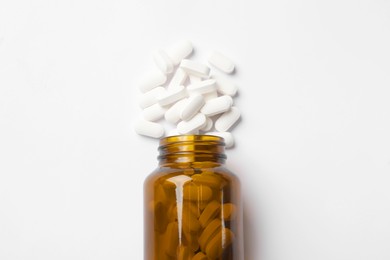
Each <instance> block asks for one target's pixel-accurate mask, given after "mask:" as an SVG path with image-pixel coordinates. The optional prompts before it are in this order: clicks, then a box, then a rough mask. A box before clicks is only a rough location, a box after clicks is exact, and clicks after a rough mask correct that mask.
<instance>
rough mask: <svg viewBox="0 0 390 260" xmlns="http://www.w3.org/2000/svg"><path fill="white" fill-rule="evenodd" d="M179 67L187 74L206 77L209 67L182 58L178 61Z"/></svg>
mask: <svg viewBox="0 0 390 260" xmlns="http://www.w3.org/2000/svg"><path fill="white" fill-rule="evenodd" d="M180 68H183V69H184V70H185V71H186V72H187V73H188V74H191V75H194V76H197V77H200V78H208V77H209V74H210V68H209V67H207V66H206V65H203V64H202V63H199V62H196V61H192V60H187V59H184V60H182V61H181V62H180Z"/></svg>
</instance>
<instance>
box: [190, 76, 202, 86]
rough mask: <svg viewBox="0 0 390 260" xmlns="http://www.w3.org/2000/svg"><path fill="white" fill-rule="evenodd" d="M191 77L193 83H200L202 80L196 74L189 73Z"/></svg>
mask: <svg viewBox="0 0 390 260" xmlns="http://www.w3.org/2000/svg"><path fill="white" fill-rule="evenodd" d="M189 78H190V83H191V84H194V83H198V82H200V81H202V78H199V77H197V76H194V75H189Z"/></svg>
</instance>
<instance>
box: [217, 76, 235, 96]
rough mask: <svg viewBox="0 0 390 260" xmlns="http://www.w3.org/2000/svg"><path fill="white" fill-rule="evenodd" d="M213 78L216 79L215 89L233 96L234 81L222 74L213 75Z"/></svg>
mask: <svg viewBox="0 0 390 260" xmlns="http://www.w3.org/2000/svg"><path fill="white" fill-rule="evenodd" d="M213 78H215V80H216V81H217V83H216V85H217V91H218V92H219V93H221V94H222V95H229V96H234V95H236V93H237V90H238V88H237V85H236V84H234V82H233V81H232V80H230V79H228V78H227V77H224V76H220V75H218V76H215V75H214V76H213Z"/></svg>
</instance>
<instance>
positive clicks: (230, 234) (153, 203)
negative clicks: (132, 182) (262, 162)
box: [144, 135, 244, 260]
mask: <svg viewBox="0 0 390 260" xmlns="http://www.w3.org/2000/svg"><path fill="white" fill-rule="evenodd" d="M224 147H225V144H224V139H223V138H221V137H218V136H212V135H177V136H170V137H166V138H163V139H161V140H160V145H159V149H158V150H159V156H158V159H159V165H158V167H157V169H156V170H154V171H153V172H152V173H151V174H150V175H149V176H148V177H147V179H146V180H145V183H144V205H145V210H144V217H145V221H144V232H145V234H144V240H145V241H144V260H156V259H158V260H173V259H188V260H191V259H214V260H243V259H244V252H243V249H244V248H243V216H242V202H241V190H240V189H241V188H240V182H239V180H238V178H237V176H236V175H234V174H233V173H232V172H231V171H229V170H228V169H227V168H226V167H225V161H226V158H227V157H226V155H225V152H224Z"/></svg>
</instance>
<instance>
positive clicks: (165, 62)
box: [153, 50, 174, 74]
mask: <svg viewBox="0 0 390 260" xmlns="http://www.w3.org/2000/svg"><path fill="white" fill-rule="evenodd" d="M153 60H154V63H155V64H156V66H157V68H159V69H160V70H161V72H162V73H164V74H169V73H172V71H173V67H174V65H173V62H172V61H171V59H170V58H169V57H168V55H167V53H166V52H165V51H163V50H158V51H156V52H155V53H153Z"/></svg>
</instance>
